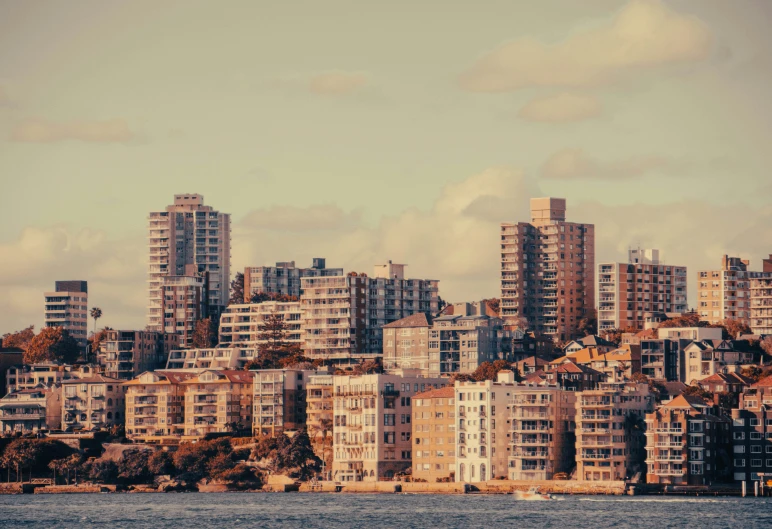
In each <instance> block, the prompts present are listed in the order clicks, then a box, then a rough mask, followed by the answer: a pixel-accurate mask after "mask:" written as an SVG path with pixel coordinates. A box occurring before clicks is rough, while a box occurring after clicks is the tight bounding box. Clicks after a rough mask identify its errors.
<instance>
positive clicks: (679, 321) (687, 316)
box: [659, 312, 708, 329]
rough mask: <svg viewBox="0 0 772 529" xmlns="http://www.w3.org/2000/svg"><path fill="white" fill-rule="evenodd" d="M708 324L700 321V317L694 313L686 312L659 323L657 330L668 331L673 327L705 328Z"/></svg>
mask: <svg viewBox="0 0 772 529" xmlns="http://www.w3.org/2000/svg"><path fill="white" fill-rule="evenodd" d="M707 326H708V324H707V323H706V322H704V321H700V315H699V314H697V313H696V312H686V313H684V314H681V315H680V316H678V317H676V318H670V319H668V320H665V321H663V322H660V324H659V328H662V329H668V328H673V327H707Z"/></svg>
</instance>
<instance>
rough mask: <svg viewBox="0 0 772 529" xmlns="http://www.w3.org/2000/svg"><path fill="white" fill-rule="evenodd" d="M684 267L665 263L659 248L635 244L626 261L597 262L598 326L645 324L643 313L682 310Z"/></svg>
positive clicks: (637, 325)
mask: <svg viewBox="0 0 772 529" xmlns="http://www.w3.org/2000/svg"><path fill="white" fill-rule="evenodd" d="M687 309H688V306H687V303H686V267H685V266H675V265H669V264H665V263H664V262H663V261H662V260H660V256H659V250H655V249H643V248H635V249H630V250H629V251H628V259H627V262H626V263H601V264H599V265H598V330H600V331H610V330H612V329H629V328H632V329H638V330H642V329H643V328H644V327H645V322H646V318H645V315H646V313H650V312H653V311H658V312H686V310H687Z"/></svg>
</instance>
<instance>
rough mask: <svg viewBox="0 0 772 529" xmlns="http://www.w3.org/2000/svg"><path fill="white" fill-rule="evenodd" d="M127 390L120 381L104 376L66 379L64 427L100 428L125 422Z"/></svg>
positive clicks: (64, 385)
mask: <svg viewBox="0 0 772 529" xmlns="http://www.w3.org/2000/svg"><path fill="white" fill-rule="evenodd" d="M125 390H126V388H125V387H124V386H122V384H121V381H120V380H118V379H117V378H110V377H106V376H103V375H92V376H90V377H86V378H80V379H70V380H64V381H62V387H61V392H62V399H63V403H62V427H63V428H65V429H67V430H97V429H101V428H109V427H111V426H117V425H119V424H123V421H124V419H125V416H124V409H125Z"/></svg>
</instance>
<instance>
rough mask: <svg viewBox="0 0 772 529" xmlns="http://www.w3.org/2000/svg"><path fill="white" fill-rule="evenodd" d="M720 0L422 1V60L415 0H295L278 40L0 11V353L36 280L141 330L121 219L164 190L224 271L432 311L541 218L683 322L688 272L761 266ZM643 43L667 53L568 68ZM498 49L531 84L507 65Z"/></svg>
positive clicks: (187, 16) (736, 73)
mask: <svg viewBox="0 0 772 529" xmlns="http://www.w3.org/2000/svg"><path fill="white" fill-rule="evenodd" d="M722 4H723V3H722V2H700V3H688V2H680V1H674V2H665V3H660V2H644V1H634V2H619V1H611V0H609V1H606V0H597V1H592V2H583V3H582V5H581V6H579V5H575V4H574V3H566V2H546V3H544V4H543V5H541V6H538V7H537V6H530V5H529V6H528V7H527V8H525V7H523V6H522V5H520V6H514V5H511V6H509V5H504V4H501V3H497V2H490V3H489V4H488V6H487V9H485V8H481V7H480V6H476V7H475V8H474V9H472V8H471V7H469V8H464V7H458V6H446V5H445V4H443V8H444V9H446V10H447V12H446V15H447V17H445V18H446V19H447V20H446V22H445V24H444V25H442V24H437V25H436V26H437V27H436V28H435V29H436V31H435V32H434V33H433V39H432V40H428V39H427V38H426V36H425V34H424V33H423V29H424V28H425V27H426V25H427V24H432V23H433V22H434V18H433V13H434V11H435V10H436V7H437V6H434V9H432V8H431V6H430V5H429V4H426V5H424V6H421V7H417V6H414V7H413V9H414V10H413V11H412V12H411V16H410V17H405V11H404V9H402V10H400V9H394V10H393V11H392V10H390V8H386V7H384V8H383V9H384V12H382V13H380V19H379V20H377V21H376V20H374V15H373V14H372V13H369V12H363V11H362V10H361V9H358V8H357V6H356V5H354V4H349V5H346V3H344V2H338V3H334V5H333V7H331V8H330V12H327V11H323V10H322V8H321V7H319V6H313V5H308V6H305V8H306V9H307V15H308V16H307V17H306V18H304V19H303V23H301V24H299V27H298V30H297V32H296V33H293V35H292V38H289V37H287V36H285V35H283V34H281V33H279V30H278V29H272V26H273V27H274V28H279V29H281V30H282V31H284V29H285V28H286V27H287V26H286V24H287V23H288V21H291V20H293V18H292V17H293V14H292V13H290V11H292V9H288V8H286V7H279V6H266V7H264V8H260V9H257V8H255V7H254V6H250V5H249V4H247V3H244V4H239V3H236V2H234V3H233V4H232V6H233V7H232V9H231V10H229V11H228V12H225V13H220V12H219V11H212V9H214V8H212V7H209V6H207V5H206V3H197V2H190V3H189V4H186V6H188V11H187V12H179V11H177V10H172V9H171V8H169V7H167V6H155V5H153V7H152V9H151V4H150V3H142V2H139V3H132V5H119V4H118V3H111V2H100V3H92V2H77V3H70V4H69V5H67V6H57V5H56V4H50V5H49V9H47V10H35V9H33V8H31V7H29V6H27V5H24V4H22V3H16V2H0V13H2V16H0V47H1V48H2V49H3V50H4V51H3V52H2V53H0V174H3V177H2V179H3V192H2V193H1V194H0V207H2V209H3V211H6V212H12V213H13V214H12V215H6V222H5V223H4V224H3V226H2V228H0V277H2V278H3V279H2V280H0V295H1V296H2V297H3V299H4V300H6V303H5V304H4V305H3V308H2V309H0V317H2V321H3V326H2V328H0V333H5V332H12V331H15V330H18V329H19V328H21V327H24V326H26V325H29V324H35V326H36V328H38V329H39V328H41V327H42V323H43V310H42V305H43V292H45V291H46V290H47V289H49V288H50V285H51V284H53V282H54V281H56V280H61V279H82V280H86V281H88V282H89V304H90V306H99V307H101V308H102V309H103V310H104V316H103V318H102V319H101V320H100V321H99V324H100V326H102V325H107V326H112V327H114V328H119V327H120V328H144V324H145V321H144V319H145V309H146V289H145V287H146V271H147V252H146V238H145V235H146V222H147V215H148V213H149V212H151V211H160V210H162V208H163V207H165V206H166V205H168V204H169V203H170V201H171V199H172V197H173V196H174V194H178V193H200V194H201V195H203V196H204V197H205V199H206V203H207V205H211V206H213V207H214V208H216V209H217V210H219V211H222V212H225V213H230V214H231V215H232V216H233V241H232V248H233V252H232V253H233V260H232V270H231V276H233V275H235V273H236V272H237V271H243V269H244V267H245V266H260V265H272V264H273V263H275V262H276V261H289V260H294V261H296V262H297V263H299V264H302V265H306V264H307V263H310V262H311V258H312V257H316V256H319V255H321V256H324V257H326V258H327V263H328V264H329V266H332V267H342V268H344V269H345V270H346V271H348V270H356V271H360V272H366V273H369V271H370V270H371V268H372V265H373V264H375V263H379V262H385V261H386V260H389V259H391V260H393V261H394V262H399V263H406V264H408V265H409V268H408V273H409V275H410V276H411V277H432V278H436V279H438V280H441V281H442V284H441V291H440V295H441V296H442V297H443V298H444V299H446V300H448V301H451V302H461V301H476V300H478V299H481V298H486V297H498V293H499V274H498V266H499V264H498V263H499V259H498V253H499V252H498V244H497V236H498V231H499V225H500V223H502V222H518V221H527V220H528V216H529V214H528V199H529V198H533V197H545V196H553V197H562V198H565V199H566V200H567V202H568V212H567V215H568V217H569V218H570V219H572V220H573V221H576V222H581V223H591V224H594V225H595V227H596V228H595V229H596V254H595V261H596V263H601V262H624V261H625V258H626V253H627V248H628V247H631V246H632V247H635V246H641V247H649V248H651V247H653V248H659V249H660V250H662V254H663V258H664V260H665V262H666V263H674V264H676V263H677V264H678V265H680V266H686V267H687V268H688V292H689V300H688V304H689V306H690V307H691V308H697V307H696V295H697V286H696V282H697V279H696V276H695V274H696V272H697V270H709V269H717V268H718V265H719V262H720V259H721V257H722V255H724V254H728V255H730V256H738V257H741V258H744V259H750V261H751V265H750V269H752V270H757V269H760V265H761V260H762V259H763V258H765V257H766V256H767V255H768V254H769V252H770V248H772V233H771V232H770V230H769V229H768V226H769V225H770V221H771V220H772V210H771V209H770V208H769V206H768V205H767V204H766V203H765V202H766V201H768V199H769V197H770V196H772V188H770V184H769V180H768V177H767V175H766V167H768V166H769V162H770V161H772V160H770V159H769V158H770V154H769V152H768V149H766V148H765V146H764V145H763V144H762V142H763V138H764V137H766V136H767V132H768V129H769V123H772V120H770V119H769V118H770V117H771V116H770V111H771V110H772V109H770V107H769V104H768V102H766V94H767V93H768V88H769V87H770V78H769V74H768V71H770V70H769V68H768V67H767V65H768V64H769V61H770V55H769V52H768V50H770V49H772V45H770V38H771V37H770V36H769V35H767V34H765V32H764V30H765V26H764V21H765V20H767V19H768V17H769V9H770V8H769V7H767V6H766V5H764V4H744V7H743V8H742V9H739V10H736V11H731V13H732V16H731V17H727V16H726V15H727V13H729V12H730V11H729V10H728V8H726V7H725V6H724V5H722ZM335 8H337V9H338V11H340V12H341V13H342V14H341V16H340V17H330V16H329V14H330V13H332V12H333V10H334V9H335ZM86 11H88V12H89V14H90V15H93V16H91V17H86V16H84V13H85V12H86ZM214 13H216V14H217V15H218V17H219V18H218V20H219V21H221V22H223V24H222V25H221V27H217V28H212V27H211V26H207V22H204V21H208V20H209V19H211V18H212V15H213V14H214ZM548 15H549V16H548ZM312 22H314V23H312ZM175 24H176V26H175V27H176V28H178V31H175V33H174V35H175V39H173V40H168V39H165V36H166V35H167V32H168V31H169V28H170V27H171V26H172V25H175ZM250 24H253V25H255V26H256V27H253V26H251V25H250ZM378 24H380V25H378ZM373 25H376V26H377V27H379V28H381V29H382V30H383V29H385V28H391V29H392V31H379V32H373V31H371V30H372V28H373ZM652 25H655V26H656V27H661V28H664V29H663V30H662V31H663V33H662V40H663V42H665V43H669V44H670V46H669V47H667V46H662V47H661V48H660V47H658V46H655V47H654V49H653V50H648V51H649V52H650V54H649V55H645V54H644V55H642V56H635V54H633V57H632V58H630V57H628V59H629V60H628V62H625V61H624V60H622V59H620V58H619V57H618V56H616V55H615V54H613V53H608V54H605V53H598V54H597V55H595V56H593V60H589V59H587V56H583V55H582V53H583V52H585V53H588V54H589V52H592V51H597V49H596V48H594V47H593V46H601V48H604V47H605V46H604V45H606V44H609V43H611V45H610V48H614V47H615V46H616V47H619V45H621V44H628V45H630V46H632V49H636V48H635V45H636V44H640V42H641V41H640V40H637V39H644V37H642V36H641V35H640V34H639V32H636V31H634V30H635V29H636V28H637V29H644V30H646V29H651V27H652ZM317 26H318V27H317ZM224 27H227V28H229V29H228V31H227V33H226V31H225V30H224V29H223V28H224ZM206 29H210V30H211V32H210V33H207V32H206V31H205V30H206ZM334 33H337V34H339V37H336V38H332V37H331V34H334ZM201 34H207V35H211V37H212V38H211V40H207V39H199V38H198V36H199V35H201ZM394 34H399V35H400V39H393V38H392V37H393V35H394ZM674 35H677V36H682V37H683V38H675V37H674ZM323 37H324V38H323ZM352 39H357V41H358V42H359V45H358V46H350V42H351V41H352ZM668 39H669V40H668ZM320 41H321V42H320ZM140 42H142V43H143V45H142V46H138V43H140ZM271 42H279V43H281V44H282V45H281V46H278V47H277V46H270V45H269V44H270V43H271ZM507 43H508V44H507ZM529 44H532V45H533V46H532V47H531V48H529V47H528V46H527V45H529ZM308 46H314V48H315V52H316V53H314V54H311V55H312V57H309V56H304V54H303V50H306V49H307V48H308ZM277 48H278V49H277ZM524 49H525V50H531V51H533V53H534V54H541V55H535V56H536V57H540V58H541V59H542V62H544V64H548V65H549V66H550V68H547V69H546V70H541V69H538V68H532V69H530V70H529V68H530V66H529V65H528V64H526V65H523V64H519V63H517V62H512V57H511V56H510V55H509V52H511V51H512V50H515V51H516V52H519V53H522V52H523V50H524ZM306 55H307V54H306ZM496 57H498V58H500V59H501V60H502V64H504V65H505V67H504V69H503V71H497V70H496V68H492V67H491V64H492V62H491V61H492V58H496ZM493 62H495V61H493ZM253 64H254V65H255V67H254V68H253V67H250V65H253ZM566 64H572V65H573V67H572V68H569V69H565V70H566V71H565V72H564V73H563V74H562V75H552V73H554V72H555V71H560V70H561V66H565V65H566ZM245 65H247V66H246V67H245ZM169 68H171V70H172V72H173V73H174V75H170V76H168V78H167V77H164V76H163V75H161V74H162V73H163V72H164V71H168V70H169ZM165 69H166V70H165ZM513 72H519V74H518V75H514V74H513ZM520 74H522V75H520ZM137 79H140V80H141V79H153V81H152V82H149V81H148V82H147V83H139V84H137ZM138 87H139V88H138ZM730 184H731V185H730ZM596 272H597V271H596Z"/></svg>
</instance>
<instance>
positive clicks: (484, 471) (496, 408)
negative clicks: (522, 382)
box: [455, 371, 515, 483]
mask: <svg viewBox="0 0 772 529" xmlns="http://www.w3.org/2000/svg"><path fill="white" fill-rule="evenodd" d="M514 387H515V378H514V373H512V371H501V372H499V374H498V377H497V379H496V380H495V381H493V380H485V381H481V382H466V381H460V380H457V381H456V384H455V392H456V418H457V419H458V427H457V433H458V438H457V443H456V468H455V478H456V481H457V482H464V483H478V482H483V481H488V480H490V479H496V478H506V477H507V472H508V471H507V465H508V455H509V454H508V451H509V446H508V445H509V439H508V435H509V434H510V431H509V421H510V414H511V409H512V405H511V400H512V393H513V390H514Z"/></svg>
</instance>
